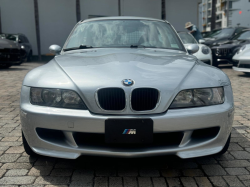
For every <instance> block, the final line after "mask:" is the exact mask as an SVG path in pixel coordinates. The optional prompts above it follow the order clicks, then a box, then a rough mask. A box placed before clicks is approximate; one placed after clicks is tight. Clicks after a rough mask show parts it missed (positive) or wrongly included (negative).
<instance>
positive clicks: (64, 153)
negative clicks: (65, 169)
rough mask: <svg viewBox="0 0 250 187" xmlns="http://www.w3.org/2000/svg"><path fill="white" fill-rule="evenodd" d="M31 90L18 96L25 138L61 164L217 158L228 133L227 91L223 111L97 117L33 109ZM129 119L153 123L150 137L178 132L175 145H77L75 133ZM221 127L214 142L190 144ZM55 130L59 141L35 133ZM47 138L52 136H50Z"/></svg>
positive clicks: (101, 130) (100, 129)
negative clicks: (198, 133)
mask: <svg viewBox="0 0 250 187" xmlns="http://www.w3.org/2000/svg"><path fill="white" fill-rule="evenodd" d="M29 90H30V88H29V87H26V86H23V87H22V92H21V105H20V107H21V110H20V118H21V123H22V130H23V133H24V135H25V137H26V139H27V141H28V143H29V145H30V147H31V148H32V149H33V151H34V152H36V153H38V154H41V155H46V156H52V157H60V158H68V159H76V158H77V157H79V156H80V155H99V156H115V157H144V156H157V155H168V154H172V155H177V156H179V157H181V158H192V157H199V156H205V155H210V154H215V153H218V152H219V151H221V150H222V148H223V147H224V145H225V143H226V141H227V139H228V136H229V134H230V132H231V128H232V123H233V116H234V106H233V97H232V90H231V86H226V87H225V102H224V104H221V105H215V106H209V107H199V108H190V109H176V110H168V111H167V112H165V113H162V114H154V115H130V116H123V115H100V114H98V115H97V114H93V113H90V112H89V111H87V110H70V109H60V108H51V107H42V106H35V105H31V104H30V102H29ZM110 118H112V119H115V118H118V119H123V118H124V119H128V118H132V119H133V118H135V119H138V118H151V119H152V120H153V123H154V127H153V131H154V134H158V133H173V132H182V133H183V137H182V139H181V141H180V142H179V144H175V145H165V146H164V145H162V146H147V147H140V148H130V147H126V148H123V147H122V146H121V147H113V146H109V145H104V146H103V145H96V144H95V145H84V144H81V145H80V144H78V143H77V141H76V140H75V138H74V134H75V133H83V134H84V133H93V134H100V135H103V134H104V133H105V120H107V119H110ZM212 127H219V131H218V133H217V134H216V136H214V137H211V138H203V137H200V138H198V139H197V138H192V137H193V136H192V133H193V132H195V130H198V129H207V128H212ZM39 128H42V129H53V130H57V131H58V132H61V133H62V134H63V136H62V137H61V138H55V139H53V136H52V139H51V138H50V139H46V138H43V136H40V135H39V133H38V131H37V129H39ZM50 137H51V136H50Z"/></svg>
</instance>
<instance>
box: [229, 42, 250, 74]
mask: <svg viewBox="0 0 250 187" xmlns="http://www.w3.org/2000/svg"><path fill="white" fill-rule="evenodd" d="M233 69H234V70H235V71H240V72H244V73H245V74H247V75H250V44H247V45H244V46H242V47H241V48H240V50H239V51H238V52H237V53H236V54H235V55H234V57H233Z"/></svg>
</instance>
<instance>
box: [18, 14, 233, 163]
mask: <svg viewBox="0 0 250 187" xmlns="http://www.w3.org/2000/svg"><path fill="white" fill-rule="evenodd" d="M186 48H187V49H185V47H184V45H183V43H182V42H181V40H180V38H179V36H178V34H177V33H176V31H175V30H174V29H173V27H172V26H171V24H170V23H168V22H167V21H163V20H157V19H151V18H138V17H108V18H96V19H89V20H85V21H80V22H79V23H78V24H77V25H76V26H75V28H74V29H73V31H72V32H71V34H70V36H69V37H68V39H67V41H66V43H65V45H64V46H63V48H62V49H61V48H60V47H59V46H57V45H53V46H51V47H50V50H51V51H53V52H54V53H57V54H58V55H57V56H55V58H54V59H53V60H51V61H50V62H49V63H47V64H45V65H43V66H40V67H38V68H36V69H33V70H32V71H30V72H29V73H28V74H27V75H26V77H25V79H24V81H23V85H22V91H21V104H20V107H21V108H20V117H21V123H22V132H23V144H24V148H25V151H26V152H27V154H29V155H33V154H40V155H46V156H52V157H60V158H68V159H76V158H78V157H79V156H81V155H99V156H114V157H145V156H156V155H168V154H172V155H177V156H179V157H181V158H191V157H199V156H205V155H211V154H216V153H220V154H223V153H224V152H226V150H227V148H228V146H229V142H230V134H231V129H232V123H233V116H234V102H233V94H232V88H231V84H230V80H229V79H228V77H227V75H226V74H224V73H223V72H222V71H221V70H219V69H217V68H215V67H212V66H208V65H206V64H204V63H201V62H200V61H198V60H197V58H196V57H194V56H193V55H191V54H193V53H195V52H197V51H198V49H199V48H198V46H197V45H195V44H191V45H188V46H186Z"/></svg>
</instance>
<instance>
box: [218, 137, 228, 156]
mask: <svg viewBox="0 0 250 187" xmlns="http://www.w3.org/2000/svg"><path fill="white" fill-rule="evenodd" d="M230 140H231V134H230V135H229V137H228V139H227V143H226V144H225V146H224V148H223V149H222V150H221V151H220V152H219V153H217V154H218V155H223V154H224V153H226V152H227V150H228V148H229V145H230Z"/></svg>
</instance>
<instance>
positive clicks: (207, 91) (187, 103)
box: [170, 87, 224, 109]
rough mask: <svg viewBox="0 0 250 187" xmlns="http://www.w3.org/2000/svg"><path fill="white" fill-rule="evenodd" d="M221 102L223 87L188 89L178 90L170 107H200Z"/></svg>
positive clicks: (222, 99)
mask: <svg viewBox="0 0 250 187" xmlns="http://www.w3.org/2000/svg"><path fill="white" fill-rule="evenodd" d="M222 103H224V89H223V87H218V88H202V89H190V90H183V91H181V92H179V94H178V95H177V96H176V97H175V99H174V101H173V103H172V104H171V106H170V109H174V108H187V107H201V106H209V105H218V104H222Z"/></svg>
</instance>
